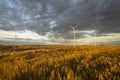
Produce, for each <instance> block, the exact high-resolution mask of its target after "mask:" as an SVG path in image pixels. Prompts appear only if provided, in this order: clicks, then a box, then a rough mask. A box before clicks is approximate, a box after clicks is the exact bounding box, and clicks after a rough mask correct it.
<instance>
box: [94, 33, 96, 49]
mask: <svg viewBox="0 0 120 80" xmlns="http://www.w3.org/2000/svg"><path fill="white" fill-rule="evenodd" d="M94 45H95V47H96V31H95V32H94Z"/></svg>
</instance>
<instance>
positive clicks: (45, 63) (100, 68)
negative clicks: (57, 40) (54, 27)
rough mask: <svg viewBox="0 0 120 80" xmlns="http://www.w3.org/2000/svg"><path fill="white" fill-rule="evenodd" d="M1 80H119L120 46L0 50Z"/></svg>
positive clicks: (4, 47)
mask: <svg viewBox="0 0 120 80" xmlns="http://www.w3.org/2000/svg"><path fill="white" fill-rule="evenodd" d="M0 80H120V46H96V47H94V46H75V47H73V46H0Z"/></svg>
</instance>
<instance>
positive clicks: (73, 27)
mask: <svg viewBox="0 0 120 80" xmlns="http://www.w3.org/2000/svg"><path fill="white" fill-rule="evenodd" d="M78 26H79V25H77V26H70V27H71V28H72V30H73V39H74V42H73V45H74V46H76V28H77V27H78Z"/></svg>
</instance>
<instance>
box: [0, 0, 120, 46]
mask: <svg viewBox="0 0 120 80" xmlns="http://www.w3.org/2000/svg"><path fill="white" fill-rule="evenodd" d="M78 24H80V25H79V26H78V27H77V29H76V42H77V44H79V45H93V44H94V39H95V37H94V33H96V42H97V44H99V45H101V44H102V45H120V0H0V44H32V45H44V44H45V45H52V44H54V45H59V44H61V45H63V44H66V45H68V44H73V34H72V28H71V27H70V26H76V25H78Z"/></svg>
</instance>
